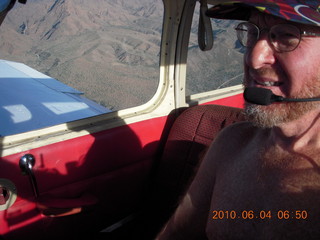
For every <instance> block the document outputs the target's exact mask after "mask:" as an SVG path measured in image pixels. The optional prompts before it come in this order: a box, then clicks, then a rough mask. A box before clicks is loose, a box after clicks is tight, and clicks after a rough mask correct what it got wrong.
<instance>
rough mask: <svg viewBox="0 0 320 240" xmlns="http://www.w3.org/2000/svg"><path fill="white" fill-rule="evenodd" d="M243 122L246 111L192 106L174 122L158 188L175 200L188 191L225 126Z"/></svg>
mask: <svg viewBox="0 0 320 240" xmlns="http://www.w3.org/2000/svg"><path fill="white" fill-rule="evenodd" d="M242 120H243V114H242V110H241V109H239V108H232V107H226V106H220V105H203V106H196V107H191V108H189V109H187V110H186V111H184V112H183V113H182V114H181V115H180V116H179V117H178V118H177V119H176V121H175V122H174V124H173V126H172V128H171V130H170V133H169V137H168V140H167V142H166V145H165V149H164V152H163V156H162V159H161V162H160V166H159V174H158V177H157V185H158V187H160V189H162V190H164V191H165V192H166V194H165V195H167V194H168V195H170V197H172V196H175V197H174V200H173V201H176V200H175V198H176V197H177V196H179V195H181V194H183V191H184V190H185V187H186V185H188V184H189V182H190V181H191V179H192V177H193V176H194V173H195V171H196V168H197V166H198V164H199V163H200V161H201V159H202V158H203V156H204V154H205V153H206V150H207V149H208V147H209V145H210V144H211V142H212V141H213V139H214V138H215V136H216V135H217V133H218V132H219V131H220V130H221V129H223V128H224V127H226V126H228V125H230V124H232V123H235V122H238V121H242Z"/></svg>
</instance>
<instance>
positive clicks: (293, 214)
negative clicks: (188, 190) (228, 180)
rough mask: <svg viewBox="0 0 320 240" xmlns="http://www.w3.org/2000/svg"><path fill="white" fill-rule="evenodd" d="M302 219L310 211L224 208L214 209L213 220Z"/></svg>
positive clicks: (306, 216)
mask: <svg viewBox="0 0 320 240" xmlns="http://www.w3.org/2000/svg"><path fill="white" fill-rule="evenodd" d="M272 218H277V219H284V220H286V219H301V220H305V219H307V218H308V212H307V211H306V210H294V211H290V210H278V211H275V212H272V211H271V210H261V211H253V210H243V211H235V210H231V211H223V210H214V211H212V219H213V220H222V219H272Z"/></svg>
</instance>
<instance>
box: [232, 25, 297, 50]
mask: <svg viewBox="0 0 320 240" xmlns="http://www.w3.org/2000/svg"><path fill="white" fill-rule="evenodd" d="M236 30H237V37H238V40H239V41H240V43H241V44H242V45H243V46H245V47H248V48H251V47H253V46H254V45H255V43H256V42H257V40H258V39H259V38H260V33H261V32H263V31H264V30H266V31H268V29H261V30H260V29H259V28H258V26H256V25H255V24H252V23H240V24H239V25H238V26H237V27H236ZM268 38H269V41H270V43H271V44H272V46H273V47H274V48H275V50H277V51H280V52H288V51H292V50H294V49H295V48H296V47H297V46H298V45H299V43H300V38H301V35H300V29H299V28H297V27H296V26H294V25H290V24H278V25H274V26H272V27H271V28H270V29H269V33H268Z"/></svg>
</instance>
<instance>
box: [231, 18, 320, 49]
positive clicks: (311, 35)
mask: <svg viewBox="0 0 320 240" xmlns="http://www.w3.org/2000/svg"><path fill="white" fill-rule="evenodd" d="M242 24H247V25H251V26H254V27H255V28H256V29H257V30H258V31H257V33H258V34H257V36H256V40H255V43H254V44H252V46H254V45H255V44H256V42H257V41H258V40H259V38H260V34H261V32H262V31H268V41H269V43H271V46H272V48H273V49H274V50H275V51H276V52H278V53H282V52H291V51H294V50H295V49H296V48H297V47H298V46H299V44H300V42H301V38H302V36H309V37H320V33H315V32H309V31H303V30H301V29H300V28H299V27H298V26H296V25H293V24H289V23H280V24H276V25H273V26H272V27H271V28H261V29H260V28H259V26H257V25H256V24H254V23H251V22H241V23H239V24H238V25H237V26H236V28H235V30H236V31H237V38H238V41H239V42H240V44H241V45H242V46H244V47H246V48H252V46H251V47H249V46H246V45H245V44H244V43H243V41H241V40H240V37H239V31H240V30H242V31H243V29H241V28H239V26H240V25H242ZM279 25H289V26H292V27H295V28H296V29H297V30H298V32H299V34H300V35H299V36H300V37H299V39H298V40H299V42H298V43H297V46H295V47H294V48H293V49H290V50H280V49H277V48H276V46H275V45H274V43H273V42H272V41H271V37H270V30H271V29H272V28H274V27H276V26H279Z"/></svg>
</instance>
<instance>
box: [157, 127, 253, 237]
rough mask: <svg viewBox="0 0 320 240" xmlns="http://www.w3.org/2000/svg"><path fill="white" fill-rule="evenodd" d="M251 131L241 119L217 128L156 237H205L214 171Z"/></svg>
mask: <svg viewBox="0 0 320 240" xmlns="http://www.w3.org/2000/svg"><path fill="white" fill-rule="evenodd" d="M254 134H255V131H253V128H252V126H251V124H248V123H245V122H243V123H236V124H233V125H230V126H228V127H226V128H225V129H223V130H222V131H221V132H220V134H219V135H218V136H217V137H216V139H215V140H214V142H213V143H212V145H211V147H210V148H209V150H208V152H207V154H206V156H205V158H204V159H203V161H202V163H201V165H200V168H199V170H198V172H197V174H196V176H195V178H194V180H193V182H192V183H191V185H190V187H189V189H188V191H187V193H186V195H185V196H184V198H183V200H182V202H181V203H180V205H179V206H178V208H177V210H176V212H175V213H174V215H173V216H172V217H171V219H170V220H169V221H168V223H167V225H166V226H165V228H164V229H163V230H162V232H161V233H160V234H159V236H158V238H157V240H178V239H181V240H182V239H183V240H185V239H188V240H192V239H196V240H200V239H207V237H206V226H207V221H208V217H209V214H210V207H211V198H212V194H213V190H214V184H215V180H216V177H217V176H218V175H217V174H218V173H220V171H221V169H223V168H224V167H225V166H226V164H227V165H228V166H229V167H230V166H232V164H230V163H231V162H232V161H233V160H234V155H235V154H236V153H237V152H238V150H239V149H241V148H242V147H243V145H246V142H247V140H248V139H251V138H252V135H254ZM219 169H220V170H219ZM222 171H223V170H222Z"/></svg>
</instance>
